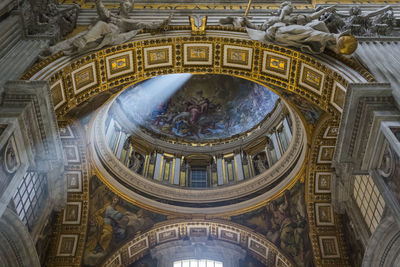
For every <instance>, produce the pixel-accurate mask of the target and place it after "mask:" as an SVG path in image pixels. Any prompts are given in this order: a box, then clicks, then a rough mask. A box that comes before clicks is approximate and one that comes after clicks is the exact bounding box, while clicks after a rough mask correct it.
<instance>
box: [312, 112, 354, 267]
mask: <svg viewBox="0 0 400 267" xmlns="http://www.w3.org/2000/svg"><path fill="white" fill-rule="evenodd" d="M339 123H340V118H339V119H336V118H334V117H331V116H328V115H326V116H323V117H322V118H321V119H320V121H319V123H318V125H317V127H316V129H315V130H314V133H313V136H312V143H311V148H310V158H309V164H308V168H307V174H306V191H305V192H306V195H305V198H306V203H307V214H308V221H309V225H310V232H309V235H310V240H311V243H312V247H313V250H314V261H315V264H316V265H317V266H326V265H334V266H350V263H349V258H348V257H349V255H348V251H347V248H346V246H345V243H344V236H343V232H342V228H341V222H340V218H339V216H338V214H336V213H335V212H334V210H333V206H332V197H331V192H332V183H333V181H334V176H335V173H334V169H333V168H332V165H331V163H332V161H333V157H334V151H335V144H336V138H337V135H338V127H339Z"/></svg>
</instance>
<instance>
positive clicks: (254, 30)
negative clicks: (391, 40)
mask: <svg viewBox="0 0 400 267" xmlns="http://www.w3.org/2000/svg"><path fill="white" fill-rule="evenodd" d="M220 23H221V24H222V25H231V26H235V27H245V28H246V30H247V33H248V35H249V37H250V38H251V39H253V40H257V41H260V42H264V43H268V42H271V43H276V44H278V45H282V46H288V47H294V48H298V49H299V50H300V51H302V52H304V53H309V54H319V53H322V52H324V51H325V49H330V50H333V51H335V52H336V53H341V54H346V55H350V54H352V53H353V52H354V51H355V50H356V49H357V40H356V39H355V38H354V37H353V35H371V34H378V35H388V34H390V33H391V32H392V30H393V27H394V25H395V19H394V16H393V10H392V8H391V7H390V6H386V7H384V8H381V9H378V10H376V11H374V12H369V13H367V14H362V12H361V9H360V8H359V7H357V6H355V7H352V8H351V9H350V12H349V14H348V15H343V14H339V13H337V12H336V6H329V7H326V8H322V9H321V8H317V10H316V11H315V12H314V13H311V14H298V13H296V14H295V13H293V7H292V4H291V2H283V3H282V4H281V6H280V9H279V10H278V12H277V13H276V14H274V16H272V17H270V18H269V19H267V20H266V21H265V22H264V23H263V24H261V25H255V24H253V23H251V22H250V20H249V19H248V18H247V17H246V16H244V17H227V18H223V19H221V20H220Z"/></svg>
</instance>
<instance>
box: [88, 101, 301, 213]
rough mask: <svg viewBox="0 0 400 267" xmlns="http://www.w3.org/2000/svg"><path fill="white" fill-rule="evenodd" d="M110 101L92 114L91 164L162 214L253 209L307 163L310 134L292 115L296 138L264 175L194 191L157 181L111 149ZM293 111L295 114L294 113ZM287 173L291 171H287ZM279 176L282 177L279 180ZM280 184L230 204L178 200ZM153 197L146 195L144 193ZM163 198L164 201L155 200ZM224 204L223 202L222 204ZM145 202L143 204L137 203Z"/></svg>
mask: <svg viewBox="0 0 400 267" xmlns="http://www.w3.org/2000/svg"><path fill="white" fill-rule="evenodd" d="M109 106H110V103H108V104H106V105H105V106H103V108H102V109H101V110H100V111H98V112H97V114H95V115H94V116H93V117H92V121H91V123H90V126H89V127H88V129H89V131H90V137H89V138H90V145H89V146H88V150H89V153H88V155H89V158H90V161H91V163H92V166H93V167H95V168H96V169H97V173H98V175H99V178H100V179H101V180H102V181H103V183H105V184H107V186H108V187H110V188H111V190H112V191H114V192H115V193H116V194H117V195H120V196H121V197H122V198H124V199H126V200H127V201H128V202H132V203H135V204H137V203H136V202H142V203H146V208H147V209H148V208H149V206H153V208H155V207H157V209H159V210H158V212H160V213H163V214H173V213H174V212H175V213H180V214H187V213H190V214H199V213H206V214H209V215H210V216H219V215H223V216H224V215H233V214H239V213H240V211H244V210H249V209H253V207H254V206H257V205H258V204H259V203H263V202H264V201H265V199H266V198H268V199H270V198H275V195H276V194H278V193H280V192H281V191H283V190H285V189H288V188H290V187H291V186H292V181H293V180H294V179H295V178H296V177H297V175H298V173H299V172H300V171H301V169H302V168H303V165H304V164H305V162H304V161H303V159H304V158H305V157H306V155H307V150H308V149H307V147H308V145H307V137H306V133H305V130H304V128H303V125H302V123H301V120H300V118H299V116H295V115H292V116H291V117H292V118H293V138H292V140H291V142H290V145H289V148H288V150H287V151H286V153H285V154H284V155H283V156H282V157H281V158H280V159H279V161H278V162H277V163H276V164H274V165H273V166H272V167H271V168H270V169H268V170H267V171H266V172H264V173H263V174H261V175H259V176H257V177H254V178H252V179H249V180H246V181H244V182H242V183H240V184H235V185H230V186H226V187H220V188H212V189H210V190H204V191H199V190H193V189H189V188H177V187H169V186H166V185H163V184H159V183H156V182H154V181H152V180H149V179H147V178H144V177H141V176H140V175H138V174H136V173H133V172H132V171H130V170H129V169H128V168H126V166H124V165H123V164H122V163H121V162H120V161H119V160H118V159H116V158H115V156H114V154H113V153H112V152H111V150H110V148H109V146H108V144H107V142H106V140H105V136H104V132H105V129H104V127H105V125H104V121H105V118H104V116H106V115H107V112H108V108H109ZM290 112H291V113H292V111H290ZM293 114H294V113H293ZM286 172H289V174H288V173H286ZM278 178H279V180H278ZM275 181H279V182H277V183H278V184H277V185H276V186H275V187H274V188H272V189H270V190H268V191H266V192H263V193H262V194H258V195H257V196H256V197H253V198H251V199H247V200H246V201H242V202H238V203H228V204H224V205H218V206H216V207H207V205H205V206H204V207H184V206H182V205H180V204H179V202H187V203H204V204H206V203H210V204H211V203H220V202H225V201H229V200H232V201H233V200H234V199H236V198H238V197H246V196H249V195H251V194H253V193H256V192H257V191H259V190H260V188H262V187H266V186H268V185H270V184H271V183H273V182H275ZM136 191H140V192H142V194H143V193H144V194H146V195H150V196H152V197H145V196H143V195H142V194H138V193H136ZM154 198H155V199H159V198H161V199H164V200H165V201H163V202H162V203H161V202H159V201H157V200H154ZM220 204H221V203H220ZM138 205H143V204H138Z"/></svg>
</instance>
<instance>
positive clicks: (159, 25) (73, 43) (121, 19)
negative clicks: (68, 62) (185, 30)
mask: <svg viewBox="0 0 400 267" xmlns="http://www.w3.org/2000/svg"><path fill="white" fill-rule="evenodd" d="M96 8H97V14H98V16H99V20H98V21H97V22H96V23H95V24H94V25H93V26H91V27H89V29H88V30H87V31H84V32H82V33H79V34H77V35H75V36H74V37H72V38H70V39H67V40H65V41H62V42H60V43H57V44H56V45H54V46H51V47H48V48H47V49H45V51H44V53H43V54H44V55H53V54H56V53H58V52H59V51H63V52H64V54H65V55H72V54H80V53H84V52H88V51H92V50H98V49H101V48H103V47H105V46H110V45H118V44H122V43H125V42H127V41H129V40H131V39H132V38H133V37H134V36H136V34H137V33H138V32H139V31H141V30H143V29H146V30H152V31H162V30H167V29H168V24H169V22H170V20H171V16H170V17H169V18H167V19H165V20H163V21H161V22H152V23H143V22H138V21H135V20H134V19H133V18H132V17H130V16H129V12H130V11H131V10H132V8H133V1H132V0H123V1H122V2H121V4H120V9H119V14H118V15H116V14H113V13H112V12H111V11H110V10H108V9H107V8H106V7H105V6H104V4H103V2H102V1H101V0H96Z"/></svg>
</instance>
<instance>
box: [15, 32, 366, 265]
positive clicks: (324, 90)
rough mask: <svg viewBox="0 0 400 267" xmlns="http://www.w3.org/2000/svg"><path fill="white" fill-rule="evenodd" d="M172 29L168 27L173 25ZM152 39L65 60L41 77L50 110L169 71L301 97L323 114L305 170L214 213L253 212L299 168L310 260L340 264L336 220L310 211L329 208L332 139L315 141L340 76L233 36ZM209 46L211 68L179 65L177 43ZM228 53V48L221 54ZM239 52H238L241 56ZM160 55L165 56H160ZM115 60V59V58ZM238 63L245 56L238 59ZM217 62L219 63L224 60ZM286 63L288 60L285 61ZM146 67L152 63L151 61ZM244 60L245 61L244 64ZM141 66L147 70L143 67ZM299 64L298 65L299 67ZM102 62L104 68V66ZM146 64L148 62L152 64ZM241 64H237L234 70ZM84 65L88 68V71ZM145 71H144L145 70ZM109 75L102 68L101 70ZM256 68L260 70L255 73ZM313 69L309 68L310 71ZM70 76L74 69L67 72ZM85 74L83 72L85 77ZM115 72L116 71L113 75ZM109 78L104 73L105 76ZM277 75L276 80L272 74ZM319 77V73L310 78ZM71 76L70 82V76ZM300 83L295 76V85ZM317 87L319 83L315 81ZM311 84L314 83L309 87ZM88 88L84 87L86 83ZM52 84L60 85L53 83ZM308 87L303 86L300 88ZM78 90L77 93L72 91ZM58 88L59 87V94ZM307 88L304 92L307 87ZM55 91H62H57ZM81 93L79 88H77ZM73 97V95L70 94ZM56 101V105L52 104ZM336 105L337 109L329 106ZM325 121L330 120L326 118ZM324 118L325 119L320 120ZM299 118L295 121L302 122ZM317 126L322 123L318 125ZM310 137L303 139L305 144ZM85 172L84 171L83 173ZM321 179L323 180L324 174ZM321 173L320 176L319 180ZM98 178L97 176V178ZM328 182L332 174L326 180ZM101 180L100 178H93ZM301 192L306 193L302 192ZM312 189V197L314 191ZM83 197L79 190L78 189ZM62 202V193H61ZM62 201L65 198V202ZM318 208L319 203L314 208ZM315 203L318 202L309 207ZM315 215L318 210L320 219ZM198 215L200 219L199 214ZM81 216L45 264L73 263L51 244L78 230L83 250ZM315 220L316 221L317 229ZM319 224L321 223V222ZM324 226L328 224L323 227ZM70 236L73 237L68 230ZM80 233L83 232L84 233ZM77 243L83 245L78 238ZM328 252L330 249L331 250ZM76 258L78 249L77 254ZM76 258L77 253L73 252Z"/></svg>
mask: <svg viewBox="0 0 400 267" xmlns="http://www.w3.org/2000/svg"><path fill="white" fill-rule="evenodd" d="M173 28H174V27H173ZM211 28H215V29H220V30H225V31H226V32H227V33H228V31H229V30H231V32H233V33H234V32H235V31H234V30H233V28H226V27H210V29H211ZM175 29H180V30H190V26H176V27H175ZM152 38H155V39H152V40H148V41H144V40H143V41H134V42H130V43H127V44H123V45H119V46H115V47H110V48H106V49H103V50H101V51H97V52H93V53H91V54H88V55H84V56H81V57H79V58H76V59H73V60H72V61H71V62H69V63H68V64H66V65H65V66H64V67H63V68H61V69H59V70H57V71H56V72H55V73H54V74H52V75H50V76H49V77H47V78H46V79H47V80H49V82H50V84H51V87H52V89H53V90H52V93H53V92H54V94H58V95H53V99H57V100H59V101H61V102H58V103H54V104H55V106H57V107H58V108H57V109H56V113H57V115H58V116H59V118H60V119H62V118H63V116H64V115H65V114H66V113H67V112H68V111H70V110H72V109H73V108H74V107H76V106H78V105H80V104H81V103H83V102H85V101H87V100H89V99H90V98H91V97H93V96H95V95H97V94H99V93H101V92H104V91H107V90H108V89H111V88H113V87H116V86H125V85H126V84H130V83H133V82H137V81H142V80H145V79H147V78H150V77H154V76H157V75H163V74H169V73H182V72H190V73H201V74H205V73H214V74H228V75H234V76H238V77H242V78H245V79H249V80H252V81H255V82H258V83H261V84H263V85H273V86H276V87H277V88H280V89H281V90H284V91H287V92H292V93H295V94H297V95H299V96H301V97H304V98H306V99H307V100H309V101H310V102H311V103H313V104H314V105H316V106H318V107H319V108H321V109H322V110H324V111H327V113H328V114H329V115H328V114H327V115H326V116H325V117H323V118H321V119H320V120H323V122H322V123H321V124H320V125H319V126H318V127H317V129H316V130H315V131H314V133H316V134H317V135H316V137H315V138H314V142H313V144H312V145H311V151H308V152H307V154H308V156H307V158H309V160H308V162H309V165H308V166H305V165H304V164H303V166H302V170H301V171H300V172H299V173H298V175H297V177H296V178H295V179H293V180H292V181H291V183H290V184H288V185H287V187H286V188H284V189H282V190H281V191H280V192H279V193H278V194H276V195H274V196H273V197H271V198H268V199H266V200H265V201H263V202H260V203H258V204H257V205H254V206H252V207H248V208H245V209H242V210H238V211H237V212H236V213H235V214H229V213H225V214H218V216H231V215H236V214H240V213H244V212H248V211H251V210H254V209H257V208H259V207H262V206H263V205H265V204H266V203H267V202H268V201H270V200H271V199H274V198H277V197H279V196H281V195H282V194H283V192H284V191H285V190H286V189H289V188H290V187H292V186H293V185H294V183H295V182H296V181H297V180H298V179H304V176H302V175H303V174H304V172H303V171H304V170H305V168H307V175H306V178H305V181H306V201H307V203H309V204H308V205H307V211H308V216H309V225H310V239H311V242H312V246H313V250H314V255H315V262H316V265H317V266H322V265H326V264H330V265H336V266H348V264H349V263H348V256H347V253H346V248H345V245H344V241H343V233H342V232H341V230H340V221H339V220H338V216H337V215H336V214H334V216H333V218H330V219H331V220H333V225H331V224H330V223H329V222H328V220H327V219H326V218H325V219H324V218H318V220H317V217H316V216H317V214H316V208H317V209H324V208H325V209H327V210H328V209H329V207H330V206H329V205H330V204H331V196H330V193H327V192H328V191H329V189H327V179H328V177H329V174H330V175H333V169H332V168H331V166H330V164H329V163H327V162H329V160H328V161H327V159H326V158H325V159H324V157H325V154H327V155H328V156H329V155H330V154H331V153H332V147H334V145H335V141H336V139H335V138H333V139H332V138H330V139H326V138H323V136H324V135H325V133H326V132H327V131H329V129H330V128H334V127H337V125H338V124H339V121H340V110H338V109H337V107H335V105H333V104H332V103H331V102H332V100H333V99H334V98H332V93H333V91H334V86H335V84H339V86H341V87H342V88H347V83H348V82H347V81H346V79H345V78H344V77H343V76H341V74H339V73H337V72H336V71H333V70H331V69H330V68H329V67H328V66H326V65H324V64H323V63H321V62H319V61H318V60H316V59H314V58H312V57H310V56H308V55H305V54H302V53H299V52H297V51H294V50H291V49H288V48H283V47H280V46H276V45H272V44H269V45H263V44H261V43H259V42H255V41H250V40H243V39H236V38H225V37H212V36H211V37H189V36H187V37H173V36H171V37H168V36H161V37H152ZM204 43H206V44H212V47H213V49H214V51H215V53H214V57H213V60H212V65H210V66H204V65H203V66H198V65H187V64H186V65H185V64H183V63H182V58H183V51H182V48H183V47H184V44H204ZM166 46H167V47H171V50H168V51H171V52H172V55H171V56H172V57H171V60H170V61H169V60H167V61H165V60H164V63H163V64H165V65H164V66H159V65H158V66H157V67H153V66H151V65H152V64H149V63H151V62H146V63H145V62H144V59H143V52H144V51H145V48H146V52H147V51H149V52H151V51H157V49H158V51H160V50H159V48H160V47H166ZM229 49H230V50H229ZM235 49H236V50H239V51H238V52H240V51H242V52H243V51H247V53H248V55H250V54H249V53H250V51H251V57H250V56H248V57H247V60H249V59H251V60H252V62H251V64H250V67H249V64H248V62H244V61H243V60H242V61H240V60H236V59H233V58H231V59H232V60H231V62H229V60H228V61H226V60H225V59H226V56H227V55H229V53H231V52H233V53H235ZM125 52H130V53H132V55H133V58H135V59H136V61H135V62H131V63H134V64H133V65H132V66H134V68H133V72H132V73H127V74H121V75H120V76H119V75H118V70H116V71H115V70H114V71H113V78H109V77H108V76H107V69H106V68H107V67H106V66H107V63H106V60H107V58H108V59H112V58H110V57H111V56H114V55H117V54H120V53H125ZM265 52H267V53H271V54H274V55H275V56H276V55H278V56H279V55H281V56H282V62H285V58H286V60H287V59H290V64H289V63H287V65H286V66H287V67H288V68H289V74H288V78H287V79H286V78H283V76H285V75H282V73H284V72H283V70H281V71H280V72H277V73H276V75H274V74H273V72H271V69H268V68H267V65H265V64H264V63H263V62H267V61H265V60H264V58H263V55H264V54H265ZM243 53H246V52H243ZM165 54H166V53H165ZM333 56H334V57H336V58H339V59H340V60H341V61H344V62H345V63H346V64H348V65H350V66H351V67H353V68H354V69H355V70H356V71H358V72H359V73H360V74H361V75H362V76H363V77H364V78H365V79H366V80H368V81H372V79H373V77H372V76H371V75H370V74H369V73H368V72H366V71H365V70H364V69H362V68H360V67H359V66H354V65H353V66H352V65H351V62H350V61H349V60H347V61H346V59H344V58H341V57H340V56H337V55H333ZM116 58H119V57H116ZM244 58H246V57H244ZM57 60H63V57H62V55H61V54H57V55H54V56H52V57H49V58H47V59H46V60H44V61H42V62H39V63H38V64H36V65H35V66H34V67H33V68H32V69H31V70H28V71H27V72H26V73H25V74H24V75H23V76H22V79H31V78H32V77H33V76H34V75H36V77H37V78H34V79H39V80H40V79H42V78H41V74H40V72H41V71H44V70H46V69H48V70H49V69H51V68H52V65H51V64H52V63H55V62H57ZM224 60H225V61H224ZM286 62H289V61H286ZM153 63H154V62H153ZM246 63H247V64H246ZM146 64H147V65H146ZM302 64H304V65H302ZM108 65H110V64H108ZM153 65H154V64H153ZM240 66H242V67H240ZM89 67H90V68H89ZM145 67H146V68H145ZM109 70H110V69H109ZM263 70H264V71H263ZM315 70H316V71H315ZM74 71H75V72H74ZM85 71H86V74H89V75H86V77H89V78H88V79H87V80H85V79H83V78H82V77H85V75H82V74H85ZM90 71H91V72H92V73H91V74H92V75H90V73H89V72H90ZM307 71H309V72H310V73H313V74H316V75H314V76H316V77H319V78H317V79H316V80H314V81H307V79H303V78H304V72H307ZM121 72H122V70H121ZM110 73H111V72H110ZM278 74H280V75H278ZM94 75H96V79H93V77H94ZM318 75H319V76H318ZM73 78H74V79H75V81H73V80H72V79H73ZM300 79H302V80H301V81H302V82H301V84H303V85H300V82H299V81H300ZM318 81H320V82H323V84H322V86H321V84H319V82H318ZM313 82H314V86H313ZM88 84H89V85H90V86H89V87H87V88H86V87H85V86H87V85H88ZM57 85H60V86H57ZM304 85H308V86H304ZM74 86H75V87H77V86H78V87H79V88H74ZM60 88H61V89H60ZM310 88H311V89H310ZM60 90H63V91H60ZM80 90H81V91H80ZM77 92H78V93H77ZM60 99H61V100H60ZM337 106H338V105H337ZM329 116H331V118H333V119H330V120H328V119H329ZM327 118H328V119H327ZM302 119H303V118H302ZM321 125H322V126H321ZM310 131H311V129H308V131H307V133H308V134H309V133H310ZM309 140H310V139H309ZM88 172H89V171H88ZM94 172H95V173H97V174H99V172H98V171H96V170H94ZM326 173H327V174H328V175H325V174H326ZM324 175H325V176H324ZM99 176H100V178H101V175H100V174H99ZM330 177H331V178H332V177H333V176H330ZM101 180H102V181H103V182H105V179H101ZM316 181H318V182H319V184H317V186H318V188H317V190H316V185H315V182H316ZM108 186H110V188H111V190H113V191H114V192H115V193H117V194H118V192H116V190H115V188H113V187H112V185H109V184H108ZM307 189H308V190H307ZM317 191H318V192H317ZM84 192H85V193H86V194H87V191H84ZM118 195H120V196H121V197H122V198H124V199H126V200H128V201H130V202H132V199H127V198H126V197H124V195H121V194H118ZM71 196H72V197H73V198H75V197H76V198H78V197H79V196H78V195H77V194H76V195H72V194H71ZM80 197H81V200H82V201H88V196H86V195H84V194H82V195H81V196H80ZM69 198H70V194H69ZM68 201H70V200H68ZM133 203H135V204H137V205H138V206H142V207H145V208H148V209H150V210H153V211H156V210H154V209H153V208H152V207H148V206H147V207H146V205H144V204H143V203H137V201H136V202H135V201H134V202H133ZM319 203H322V204H323V205H322V204H319ZM316 204H318V205H316ZM321 214H322V213H318V216H320V215H321ZM204 216H205V217H206V215H204ZM84 218H85V217H84V216H82V220H83V221H82V222H81V224H80V225H77V226H74V227H75V228H71V227H69V226H68V227H64V226H61V224H60V223H59V224H58V226H57V227H59V228H58V230H59V231H58V233H59V234H58V235H57V236H56V237H55V239H54V240H55V241H54V242H55V243H54V244H55V248H54V249H53V250H52V252H51V257H50V262H51V263H52V265H54V266H56V265H66V264H68V265H76V266H78V265H80V260H76V259H75V258H73V257H72V259H69V260H68V259H66V258H65V257H58V256H56V254H57V251H56V247H57V245H58V244H59V242H61V240H62V239H61V236H62V235H64V236H65V235H70V234H75V235H77V233H78V232H79V234H80V235H79V237H78V238H79V240H78V242H77V246H78V251H79V250H81V251H82V253H83V249H84V244H83V243H80V242H84V237H82V236H81V232H82V231H83V232H85V231H86V229H87V228H86V226H87V222H86V223H85V222H84V220H85V219H84ZM321 223H322V224H321ZM324 224H325V225H324ZM327 224H328V225H327ZM74 231H75V232H74ZM85 233H86V232H85ZM82 240H83V241H82ZM335 250H336V251H335ZM77 253H78V252H77ZM77 255H81V254H77Z"/></svg>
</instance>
